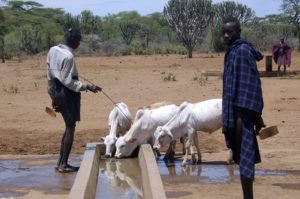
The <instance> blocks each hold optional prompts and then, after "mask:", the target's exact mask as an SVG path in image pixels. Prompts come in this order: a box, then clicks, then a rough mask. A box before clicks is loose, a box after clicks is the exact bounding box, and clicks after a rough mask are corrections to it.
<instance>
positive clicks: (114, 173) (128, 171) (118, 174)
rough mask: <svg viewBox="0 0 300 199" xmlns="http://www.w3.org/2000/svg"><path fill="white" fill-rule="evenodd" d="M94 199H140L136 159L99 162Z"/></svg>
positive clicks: (141, 195) (139, 173)
mask: <svg viewBox="0 0 300 199" xmlns="http://www.w3.org/2000/svg"><path fill="white" fill-rule="evenodd" d="M95 198H96V199H115V198H118V199H123V198H124V199H125V198H126V199H127V198H130V199H142V198H143V191H142V177H141V171H140V167H139V162H138V158H127V159H114V158H110V159H103V160H101V161H100V164H99V176H98V184H97V190H96V197H95Z"/></svg>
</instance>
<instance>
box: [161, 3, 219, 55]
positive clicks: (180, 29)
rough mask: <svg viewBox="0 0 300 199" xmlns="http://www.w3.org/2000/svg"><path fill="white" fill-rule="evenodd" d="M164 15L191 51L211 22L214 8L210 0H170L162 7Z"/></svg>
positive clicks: (190, 51) (190, 53) (189, 51)
mask: <svg viewBox="0 0 300 199" xmlns="http://www.w3.org/2000/svg"><path fill="white" fill-rule="evenodd" d="M163 12H164V17H165V19H166V20H167V21H168V23H169V25H170V27H171V28H172V30H174V31H175V32H176V34H177V37H178V38H179V40H180V41H181V42H182V44H183V45H184V47H185V48H186V49H187V51H188V57H189V58H192V56H193V55H192V53H193V49H194V47H195V45H196V44H197V42H198V41H199V40H200V39H201V38H203V37H204V32H205V30H206V29H207V27H208V26H209V25H210V24H211V22H212V20H213V16H214V9H213V6H212V1H211V0H170V1H169V2H168V4H167V5H166V6H165V7H164V11H163Z"/></svg>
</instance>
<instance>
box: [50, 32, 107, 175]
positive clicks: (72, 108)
mask: <svg viewBox="0 0 300 199" xmlns="http://www.w3.org/2000/svg"><path fill="white" fill-rule="evenodd" d="M80 40H81V34H80V32H79V31H78V30H76V29H72V28H70V29H68V30H67V31H66V32H65V41H64V44H59V45H57V46H54V47H52V48H51V49H50V50H49V53H48V55H47V79H48V93H49V95H50V97H51V99H52V106H53V108H54V110H55V111H56V112H60V113H61V114H62V117H63V119H64V122H65V125H66V129H65V132H64V135H63V137H62V141H61V148H60V156H59V159H58V162H57V166H56V167H55V168H56V170H58V171H59V172H62V173H64V172H73V171H78V169H79V167H75V166H71V165H69V164H68V159H69V155H70V152H71V148H72V144H73V139H74V132H75V126H76V121H80V91H85V90H89V91H92V92H94V93H97V92H98V91H101V88H100V87H98V86H95V85H91V84H84V83H82V82H81V81H79V80H78V72H77V68H76V64H75V60H74V55H73V50H75V49H76V48H78V46H79V45H80Z"/></svg>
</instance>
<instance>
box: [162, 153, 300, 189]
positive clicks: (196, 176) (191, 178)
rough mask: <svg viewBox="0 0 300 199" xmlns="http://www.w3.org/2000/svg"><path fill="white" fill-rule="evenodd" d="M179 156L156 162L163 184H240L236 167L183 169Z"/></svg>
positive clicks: (212, 164)
mask: <svg viewBox="0 0 300 199" xmlns="http://www.w3.org/2000/svg"><path fill="white" fill-rule="evenodd" d="M180 158H181V156H176V157H175V160H174V161H164V160H163V156H162V157H160V158H159V159H158V160H157V165H158V168H159V172H160V174H161V177H162V180H163V182H164V183H170V184H179V183H204V184H224V183H238V182H240V172H239V167H238V165H235V164H231V165H227V164H226V162H217V161H215V162H203V163H201V164H192V163H191V162H190V163H189V164H188V165H186V166H185V167H182V166H181V163H182V159H180ZM255 175H269V176H284V175H298V173H297V172H292V171H271V170H256V171H255Z"/></svg>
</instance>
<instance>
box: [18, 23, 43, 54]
mask: <svg viewBox="0 0 300 199" xmlns="http://www.w3.org/2000/svg"><path fill="white" fill-rule="evenodd" d="M20 32H21V44H22V49H23V50H24V51H25V52H27V53H28V54H30V55H33V54H36V53H39V52H40V51H41V48H42V39H41V30H40V27H39V26H34V25H24V26H22V27H21V29H20Z"/></svg>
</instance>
